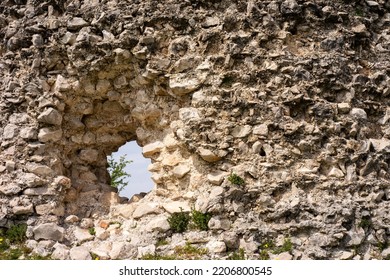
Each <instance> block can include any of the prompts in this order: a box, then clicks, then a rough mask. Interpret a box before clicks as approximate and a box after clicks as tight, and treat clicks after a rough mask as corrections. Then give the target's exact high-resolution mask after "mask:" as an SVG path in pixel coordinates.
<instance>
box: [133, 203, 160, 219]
mask: <svg viewBox="0 0 390 280" xmlns="http://www.w3.org/2000/svg"><path fill="white" fill-rule="evenodd" d="M158 211H159V206H158V204H157V203H152V202H150V203H141V204H139V205H138V206H137V208H136V209H135V211H134V213H133V218H135V219H139V218H141V217H143V216H146V215H149V214H154V213H158Z"/></svg>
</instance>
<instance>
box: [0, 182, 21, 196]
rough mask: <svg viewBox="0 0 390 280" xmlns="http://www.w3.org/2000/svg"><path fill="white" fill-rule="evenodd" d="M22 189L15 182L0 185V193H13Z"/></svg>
mask: <svg viewBox="0 0 390 280" xmlns="http://www.w3.org/2000/svg"><path fill="white" fill-rule="evenodd" d="M21 191H22V188H20V187H19V186H18V185H17V184H14V183H6V184H4V185H0V193H3V194H5V195H15V194H18V193H19V192H21Z"/></svg>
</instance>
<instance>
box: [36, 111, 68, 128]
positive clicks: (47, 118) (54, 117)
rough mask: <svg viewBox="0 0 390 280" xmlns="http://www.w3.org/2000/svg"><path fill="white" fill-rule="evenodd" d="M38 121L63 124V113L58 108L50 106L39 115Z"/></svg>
mask: <svg viewBox="0 0 390 280" xmlns="http://www.w3.org/2000/svg"><path fill="white" fill-rule="evenodd" d="M38 121H39V122H42V123H47V124H52V125H61V123H62V115H61V113H60V112H58V111H57V110H56V109H53V108H48V109H46V110H45V111H43V112H42V113H41V114H40V115H39V116H38Z"/></svg>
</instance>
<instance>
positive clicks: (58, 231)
mask: <svg viewBox="0 0 390 280" xmlns="http://www.w3.org/2000/svg"><path fill="white" fill-rule="evenodd" d="M33 233H34V239H35V240H40V239H46V240H54V241H62V240H63V239H64V233H65V230H64V228H62V227H59V226H57V225H56V224H55V223H47V224H41V225H38V226H36V227H35V228H34V229H33Z"/></svg>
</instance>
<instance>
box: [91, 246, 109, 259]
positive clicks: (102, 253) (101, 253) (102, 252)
mask: <svg viewBox="0 0 390 280" xmlns="http://www.w3.org/2000/svg"><path fill="white" fill-rule="evenodd" d="M111 249H112V248H111V242H103V243H101V244H100V245H98V247H96V248H92V249H91V253H92V254H94V255H96V256H97V257H98V258H99V259H100V260H108V259H109V258H110V256H109V254H110V251H111Z"/></svg>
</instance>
